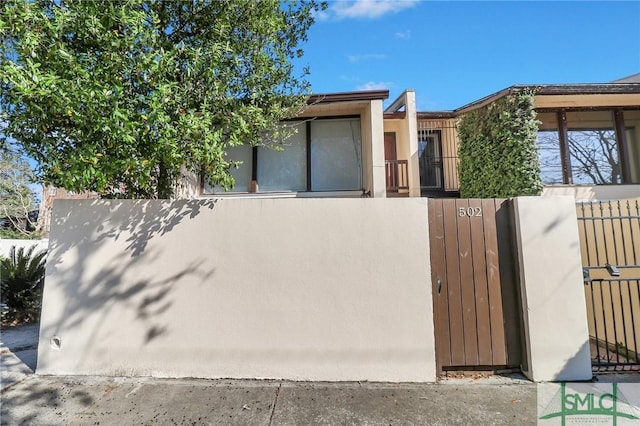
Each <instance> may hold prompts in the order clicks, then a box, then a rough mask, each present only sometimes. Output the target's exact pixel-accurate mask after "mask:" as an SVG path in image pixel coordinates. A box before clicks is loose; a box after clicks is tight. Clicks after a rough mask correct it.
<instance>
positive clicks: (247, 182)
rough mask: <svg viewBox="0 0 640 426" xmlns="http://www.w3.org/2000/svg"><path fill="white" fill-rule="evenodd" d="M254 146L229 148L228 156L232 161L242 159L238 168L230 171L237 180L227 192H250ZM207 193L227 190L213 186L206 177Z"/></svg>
mask: <svg viewBox="0 0 640 426" xmlns="http://www.w3.org/2000/svg"><path fill="white" fill-rule="evenodd" d="M252 150H253V148H252V147H250V146H248V145H241V146H232V147H230V148H229V149H228V150H227V155H226V158H227V159H228V160H230V161H242V164H240V165H239V166H238V168H233V167H232V168H231V169H230V170H229V171H230V173H231V176H233V178H234V179H235V180H236V183H235V185H234V187H233V189H231V190H229V191H227V192H249V188H251V161H252V158H253V152H252ZM204 192H205V193H209V194H210V193H217V192H225V190H224V189H223V188H222V187H220V186H218V185H216V186H214V187H211V185H209V183H207V181H206V179H205V183H204Z"/></svg>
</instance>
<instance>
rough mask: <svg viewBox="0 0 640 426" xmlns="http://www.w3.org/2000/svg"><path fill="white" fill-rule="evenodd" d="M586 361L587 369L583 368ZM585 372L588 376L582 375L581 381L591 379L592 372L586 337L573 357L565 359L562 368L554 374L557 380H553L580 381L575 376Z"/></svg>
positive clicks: (589, 348) (589, 349) (589, 350)
mask: <svg viewBox="0 0 640 426" xmlns="http://www.w3.org/2000/svg"><path fill="white" fill-rule="evenodd" d="M587 361H588V364H589V368H588V369H586V368H585V363H586V362H587ZM585 373H586V374H587V375H588V377H586V376H585V377H583V378H582V381H589V380H592V379H593V374H592V373H591V347H590V344H589V340H588V339H587V340H586V341H584V342H583V343H582V345H581V346H580V349H578V350H577V351H576V353H575V354H574V355H573V357H571V358H569V359H567V361H566V362H565V364H564V366H563V367H562V369H561V370H560V371H559V372H558V373H557V374H556V377H557V380H555V381H558V382H561V381H571V382H575V381H580V380H576V377H580V376H584V374H585Z"/></svg>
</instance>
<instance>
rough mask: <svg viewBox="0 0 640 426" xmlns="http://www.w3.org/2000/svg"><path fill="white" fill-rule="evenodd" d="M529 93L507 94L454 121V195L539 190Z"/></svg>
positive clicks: (502, 194)
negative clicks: (456, 186)
mask: <svg viewBox="0 0 640 426" xmlns="http://www.w3.org/2000/svg"><path fill="white" fill-rule="evenodd" d="M533 99H534V94H533V93H531V92H527V91H522V92H516V93H511V94H509V95H507V96H505V97H504V98H502V99H499V100H498V101H496V102H493V103H491V104H489V105H487V106H485V107H483V108H479V109H477V110H475V111H472V112H470V113H468V114H465V115H464V116H463V117H462V118H461V119H460V121H459V123H458V133H459V138H460V145H459V149H458V155H459V157H460V168H459V170H460V195H461V196H462V197H463V198H494V197H498V198H509V197H515V196H518V195H539V194H540V192H541V190H542V186H543V185H542V180H541V179H540V165H539V161H538V151H537V146H536V136H537V131H538V123H539V122H538V120H537V118H536V112H535V110H534V104H533Z"/></svg>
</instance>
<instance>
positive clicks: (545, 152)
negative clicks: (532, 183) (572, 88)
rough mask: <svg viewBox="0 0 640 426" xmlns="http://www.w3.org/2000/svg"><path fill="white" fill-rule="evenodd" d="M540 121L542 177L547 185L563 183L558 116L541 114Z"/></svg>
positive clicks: (539, 151) (539, 144) (539, 154)
mask: <svg viewBox="0 0 640 426" xmlns="http://www.w3.org/2000/svg"><path fill="white" fill-rule="evenodd" d="M538 120H540V121H541V122H542V123H541V124H540V127H539V129H538V139H537V143H538V157H539V158H540V177H541V178H542V181H543V182H544V183H546V184H554V183H563V182H564V180H563V174H562V162H561V161H560V136H559V134H558V120H557V114H556V113H555V112H550V113H539V114H538Z"/></svg>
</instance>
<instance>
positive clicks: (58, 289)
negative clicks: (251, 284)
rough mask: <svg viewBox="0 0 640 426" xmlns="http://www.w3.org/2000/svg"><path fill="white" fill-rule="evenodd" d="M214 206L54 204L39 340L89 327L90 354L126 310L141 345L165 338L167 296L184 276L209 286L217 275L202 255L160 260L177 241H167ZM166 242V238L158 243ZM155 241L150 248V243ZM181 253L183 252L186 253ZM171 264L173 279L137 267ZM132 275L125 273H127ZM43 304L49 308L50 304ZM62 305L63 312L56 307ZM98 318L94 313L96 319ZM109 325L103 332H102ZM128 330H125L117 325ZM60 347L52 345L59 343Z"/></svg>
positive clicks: (167, 329) (127, 202)
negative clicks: (139, 327)
mask: <svg viewBox="0 0 640 426" xmlns="http://www.w3.org/2000/svg"><path fill="white" fill-rule="evenodd" d="M216 202H217V200H207V201H202V200H178V201H168V200H166V201H165V200H162V201H161V200H58V201H56V205H55V206H54V212H53V218H52V227H51V234H50V238H49V255H48V259H47V271H46V279H45V289H44V298H43V321H42V324H41V327H42V329H41V333H40V335H41V340H40V344H43V342H48V340H49V339H52V337H53V336H56V335H57V334H58V333H59V332H60V331H61V330H70V329H74V328H78V327H81V326H82V327H83V328H85V329H86V328H87V323H86V321H88V318H89V317H91V318H92V320H91V322H90V327H92V328H91V330H92V332H91V333H89V336H88V337H87V339H88V341H86V342H83V346H84V347H85V348H87V350H88V349H89V348H92V347H93V346H94V345H95V344H96V339H98V338H99V336H100V335H101V333H100V332H101V330H103V329H105V328H108V329H113V325H112V324H105V321H107V320H108V316H109V313H110V312H113V309H117V311H115V312H120V311H121V310H122V309H125V310H126V311H127V312H129V313H130V314H131V315H130V316H129V317H134V318H135V320H134V321H136V322H139V323H142V324H143V326H144V328H145V330H146V332H145V333H144V337H143V338H142V341H141V342H140V345H146V344H148V343H150V342H151V341H153V340H154V339H157V338H158V337H160V336H163V335H166V334H168V333H169V332H170V324H168V323H167V322H166V320H163V315H162V314H163V313H165V312H166V311H167V310H169V309H170V308H171V307H172V304H173V301H172V292H173V290H174V286H175V285H178V284H180V283H181V281H183V280H184V279H185V278H186V277H189V279H190V280H194V279H195V280H196V281H197V280H199V281H200V282H201V283H206V282H209V280H210V279H211V278H212V276H213V275H214V273H215V270H214V269H213V268H210V269H208V270H207V269H206V267H207V266H206V264H207V262H206V260H207V258H206V257H205V255H204V254H202V253H200V252H199V251H198V250H197V249H196V250H193V251H191V252H186V253H185V256H184V257H183V258H181V259H176V260H175V262H174V261H173V260H170V262H165V260H166V259H164V258H163V252H164V251H165V247H166V246H165V245H164V244H172V243H175V242H176V241H180V240H179V239H176V238H174V236H172V235H170V234H171V233H172V232H174V231H177V230H179V228H180V226H181V225H183V224H185V223H187V222H188V221H189V220H190V219H193V218H195V217H196V216H197V215H199V214H200V213H201V212H202V211H203V209H209V210H212V209H214V207H215V204H216ZM163 237H164V239H162V238H163ZM154 239H160V241H161V242H160V243H155V244H153V245H152V246H153V247H151V246H150V242H151V241H152V240H154ZM185 251H186V250H185ZM154 262H156V263H157V262H165V263H171V265H170V271H171V272H170V273H168V274H167V273H157V274H156V273H155V272H156V271H153V270H144V273H143V274H140V273H139V270H140V269H141V265H142V266H144V265H146V264H150V265H153V264H155V263H154ZM131 271H132V273H129V274H128V273H127V272H131ZM47 304H48V305H47ZM57 304H60V306H56V305H57ZM96 314H98V315H99V317H98V318H96ZM107 326H108V327H107ZM119 326H121V327H122V328H124V329H126V327H127V324H120V325H119ZM61 339H62V341H58V342H53V341H52V342H51V344H52V345H58V346H60V345H64V344H65V342H64V336H63V337H62V338H61Z"/></svg>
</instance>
